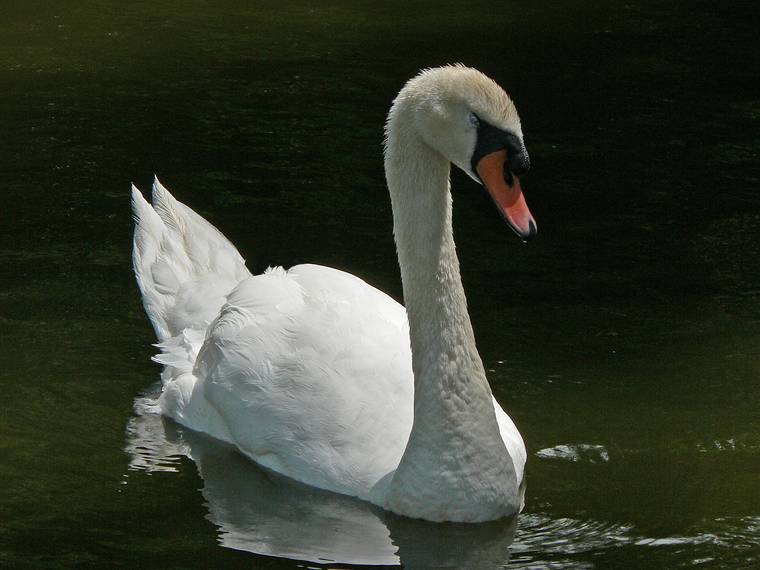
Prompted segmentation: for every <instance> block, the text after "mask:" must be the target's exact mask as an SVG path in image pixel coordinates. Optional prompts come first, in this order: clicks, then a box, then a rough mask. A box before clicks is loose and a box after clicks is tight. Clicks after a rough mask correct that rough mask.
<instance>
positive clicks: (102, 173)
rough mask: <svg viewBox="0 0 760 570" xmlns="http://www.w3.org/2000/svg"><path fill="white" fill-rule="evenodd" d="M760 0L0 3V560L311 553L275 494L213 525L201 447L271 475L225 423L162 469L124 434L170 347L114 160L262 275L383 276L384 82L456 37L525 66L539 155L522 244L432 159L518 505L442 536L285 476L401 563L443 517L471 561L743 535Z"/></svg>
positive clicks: (448, 52) (505, 70) (458, 52)
mask: <svg viewBox="0 0 760 570" xmlns="http://www.w3.org/2000/svg"><path fill="white" fill-rule="evenodd" d="M756 10H757V9H756V8H755V7H754V4H753V3H750V2H733V3H731V4H730V5H728V6H718V5H716V4H715V3H708V2H688V3H687V2H664V1H662V2H659V1H654V0H652V1H649V0H647V1H639V2H636V1H634V2H627V3H617V2H594V3H587V2H562V3H555V2H527V1H512V2H506V3H502V4H500V5H499V7H498V8H494V6H493V4H492V3H486V2H471V3H468V5H467V6H466V7H465V6H463V5H460V4H459V3H454V2H435V3H428V2H417V3H414V5H413V6H411V7H410V6H408V5H407V3H401V2H389V3H384V4H382V6H379V5H378V4H376V3H369V2H350V3H349V2H333V3H322V4H321V5H319V6H315V5H314V3H308V2H259V3H257V4H256V6H252V5H251V3H249V2H242V1H234V0H221V1H217V2H213V3H212V2H203V1H193V2H176V1H155V0H154V1H152V2H141V1H138V2H132V3H129V6H123V5H122V4H121V3H117V2H111V1H107V0H85V1H81V2H67V1H64V0H58V1H53V2H39V1H30V2H25V3H13V4H10V3H5V4H3V6H0V86H1V87H2V88H1V89H0V127H1V131H0V132H2V137H0V170H2V183H1V186H0V187H1V188H2V198H3V205H2V206H1V207H0V220H2V223H1V224H0V325H2V326H1V327H0V364H2V366H0V385H2V386H3V388H4V391H3V393H4V397H3V398H2V401H1V403H0V407H1V410H2V411H1V413H0V449H1V450H2V459H0V480H1V481H2V482H3V492H2V493H0V512H2V514H3V516H2V522H0V565H9V566H14V567H25V566H26V567H34V568H45V567H50V568H53V567H56V568H57V567H68V566H104V565H116V564H120V565H122V566H125V567H136V566H144V567H192V566H207V567H220V566H225V567H238V566H240V567H247V568H250V567H252V566H253V567H261V568H294V567H298V566H299V565H303V563H301V562H298V561H297V560H303V559H312V560H313V559H315V558H319V557H320V556H322V554H319V553H317V549H318V546H319V545H318V544H317V543H318V542H319V540H318V539H311V538H309V537H308V536H307V535H306V534H305V535H304V539H303V541H301V542H300V543H298V544H296V546H299V547H300V549H298V550H297V551H296V550H292V549H291V550H289V551H288V552H289V554H288V552H286V549H284V548H282V549H281V550H280V551H279V552H271V551H265V550H262V549H261V541H260V540H259V541H258V542H256V538H257V536H258V534H257V533H260V532H261V529H262V528H266V527H264V526H263V522H262V521H263V520H264V519H263V518H262V517H263V515H261V514H260V513H262V512H268V513H270V514H271V515H272V516H274V517H275V520H276V521H280V522H281V521H283V520H284V521H286V522H287V521H292V518H293V517H288V516H283V515H284V514H287V511H286V510H285V507H283V509H282V510H280V511H278V510H277V509H276V508H273V507H272V503H271V502H270V503H266V505H264V506H262V507H260V508H259V507H256V508H259V511H256V510H255V508H254V505H253V504H252V503H246V502H244V501H238V503H236V506H238V507H241V508H242V509H243V514H240V512H238V511H235V510H233V511H232V513H233V515H234V516H233V520H234V521H236V522H235V526H234V528H233V530H234V532H233V530H230V528H232V527H230V526H229V524H227V523H228V520H229V517H227V518H225V517H224V516H222V514H223V513H224V509H221V508H219V507H218V505H219V502H218V501H219V500H222V501H225V500H226V501H227V503H229V502H230V501H229V497H228V496H226V495H224V493H222V494H221V495H219V494H214V491H213V490H214V489H216V490H219V489H221V490H222V491H224V490H225V489H227V490H229V489H234V488H235V487H234V485H232V484H231V483H225V482H224V480H222V483H220V484H218V479H217V480H215V479H214V475H212V474H211V473H212V472H214V469H212V468H210V467H208V465H209V463H208V458H209V457H211V458H212V459H213V458H216V459H215V461H224V462H228V463H223V465H224V466H226V467H224V468H221V469H216V472H217V473H218V472H221V473H222V474H225V473H232V472H233V468H234V469H237V468H238V467H239V468H241V469H243V472H244V473H245V475H244V479H245V478H247V477H250V479H251V481H252V482H253V481H258V482H259V483H261V481H267V480H268V479H266V477H264V479H263V480H262V479H261V477H262V475H261V473H260V472H259V471H257V470H256V468H255V467H253V466H249V465H244V464H243V465H241V464H240V462H239V460H238V458H236V456H235V455H234V454H231V455H230V454H229V450H225V449H218V448H215V447H214V446H213V445H211V446H210V449H211V451H208V449H207V448H208V447H209V446H205V447H204V445H203V443H201V444H198V445H200V449H203V450H205V452H200V451H199V452H197V453H196V454H195V455H193V453H192V449H193V445H194V442H193V441H191V440H192V434H190V435H189V436H188V434H186V433H182V432H181V431H180V432H179V433H175V432H172V433H173V435H170V436H169V439H167V440H166V445H168V446H169V447H167V448H165V449H163V448H162V449H163V451H162V453H164V455H162V456H161V457H162V458H163V459H161V460H160V461H159V462H158V463H159V464H160V465H164V466H165V467H167V468H166V469H155V468H152V467H151V465H153V464H151V463H150V461H149V459H150V458H151V457H155V452H154V451H151V449H150V447H146V448H145V449H147V451H145V449H142V448H141V449H137V448H136V447H134V446H133V444H134V441H135V440H134V436H135V432H134V431H130V429H131V427H130V426H134V425H135V422H139V421H140V420H141V418H142V419H145V416H144V415H141V414H140V413H136V412H135V410H134V404H135V400H136V399H137V400H138V402H139V401H140V398H141V397H142V395H143V394H144V393H145V391H150V390H151V387H152V386H154V384H155V382H156V380H157V375H158V370H157V368H156V367H155V366H154V365H153V364H151V362H150V360H149V358H150V356H151V354H152V352H153V349H152V348H151V346H150V344H151V343H152V342H153V340H154V339H153V336H152V331H151V329H150V326H149V325H148V322H147V319H146V318H145V316H144V315H143V313H142V308H141V306H140V302H139V297H138V293H137V289H136V287H135V285H134V283H133V278H132V275H131V269H130V263H131V262H130V246H131V220H130V212H129V201H128V189H129V182H130V181H134V182H136V183H137V184H138V185H140V186H142V187H147V186H148V185H149V183H150V180H151V177H152V175H153V173H157V174H159V176H161V178H162V180H163V181H164V182H165V183H166V185H167V186H168V187H169V188H170V189H172V190H173V191H174V192H175V194H176V195H177V197H179V198H180V199H181V200H183V201H185V202H186V203H188V204H190V205H191V206H192V207H193V208H194V209H196V210H197V211H198V212H200V213H201V214H203V215H205V216H207V217H208V219H210V220H211V221H212V222H213V223H215V224H216V225H217V226H218V227H219V228H220V229H221V230H222V231H223V232H224V233H225V234H226V235H227V236H228V237H229V238H230V239H232V241H233V242H234V243H236V244H237V245H238V247H239V249H240V250H241V252H242V254H243V255H244V257H245V258H246V259H247V260H248V265H249V267H250V268H251V269H252V270H254V271H259V270H261V269H263V268H265V267H266V266H268V265H270V264H282V265H285V266H290V265H293V264H296V263H301V262H316V263H324V264H328V265H332V266H334V267H338V268H341V269H348V270H350V271H352V272H354V273H356V274H357V275H359V276H361V277H363V278H364V279H366V280H368V281H369V282H370V283H372V284H374V285H376V286H378V287H380V288H381V289H383V290H385V291H387V292H389V293H390V294H392V295H393V296H395V297H396V298H398V299H400V297H401V288H400V281H399V275H398V268H397V266H396V262H395V253H394V247H393V242H392V237H391V217H390V205H389V200H388V197H387V193H386V191H385V187H384V181H383V175H382V160H381V139H382V124H383V120H384V116H385V113H386V111H387V108H388V105H389V103H390V101H391V99H392V98H393V96H394V94H395V93H396V92H397V91H398V89H399V88H400V86H401V85H402V84H403V82H404V81H405V80H406V79H408V78H409V77H410V76H411V75H413V74H414V73H416V71H417V70H418V69H420V68H423V67H426V66H432V65H439V64H444V63H448V62H453V61H462V62H464V63H467V64H469V65H472V66H475V67H478V68H479V69H481V70H483V71H484V72H486V73H488V74H489V75H491V76H492V77H494V78H495V79H496V80H497V81H498V82H499V83H500V84H502V85H503V86H504V87H505V88H507V90H508V91H509V92H510V93H511V94H512V95H513V97H514V99H515V100H516V102H517V105H518V109H519V110H520V113H521V117H522V122H523V129H524V131H525V133H526V143H527V146H528V149H529V151H530V153H531V159H532V164H533V169H532V171H531V173H530V174H529V175H527V176H526V177H525V178H524V179H523V186H524V188H525V191H526V193H527V196H528V199H529V201H530V204H531V208H532V210H533V213H534V214H535V216H536V218H537V219H538V222H539V225H540V228H541V234H540V236H539V238H538V239H537V240H535V241H533V242H532V243H530V244H529V245H523V244H521V243H519V242H518V241H517V240H516V239H515V238H514V237H513V236H512V235H511V233H510V232H509V231H508V230H507V228H505V226H504V225H503V223H502V222H501V220H500V219H499V216H498V214H496V212H495V211H494V210H493V208H492V206H491V205H490V202H489V199H488V198H487V197H486V196H485V194H484V193H483V192H482V190H480V189H479V188H478V187H477V186H476V185H475V184H474V183H472V182H471V181H470V180H469V179H468V178H467V177H466V176H462V175H459V174H455V175H454V179H453V184H454V202H455V213H454V215H455V231H456V239H457V244H458V250H459V254H460V258H461V261H462V272H463V277H464V282H465V287H466V290H467V293H468V299H469V305H470V313H471V316H472V320H473V325H474V328H475V331H476V336H477V340H478V345H479V349H480V352H481V355H482V357H483V360H484V363H485V365H486V368H487V369H488V370H489V380H490V382H491V385H492V387H493V390H494V392H495V394H496V396H497V398H498V399H499V400H500V402H501V403H502V404H503V406H504V407H505V409H506V410H508V412H509V413H510V415H511V416H512V417H513V418H514V419H515V421H516V423H517V425H518V426H519V428H520V430H521V432H522V433H523V436H524V438H525V440H526V443H527V445H528V449H529V454H530V458H529V463H528V468H527V474H528V486H527V494H526V510H525V512H524V514H523V515H522V516H520V517H519V519H518V520H517V521H516V523H515V524H514V525H511V524H507V523H504V524H503V525H502V526H499V525H496V526H485V527H483V528H482V529H481V530H480V531H466V532H470V533H471V534H472V536H465V535H463V534H461V533H460V532H459V531H458V530H456V529H454V530H451V529H449V530H446V529H444V530H441V531H439V534H437V535H436V534H435V533H434V534H433V536H438V537H439V542H438V543H437V544H436V543H435V540H434V539H433V541H432V542H431V541H429V540H427V539H426V538H425V537H426V536H429V533H430V532H432V531H428V530H424V529H423V528H422V527H420V526H415V524H416V523H408V522H405V521H403V520H402V521H398V520H397V519H393V517H386V516H384V515H383V514H382V513H377V512H375V511H372V510H371V509H370V510H367V509H366V507H365V506H357V505H355V504H354V503H351V504H350V505H349V506H346V505H344V504H343V503H342V501H341V500H339V499H335V498H327V499H324V497H323V498H322V499H319V498H317V497H315V496H313V495H310V494H309V491H304V492H305V493H306V498H305V499H304V500H303V502H302V503H301V504H306V505H312V506H313V509H314V510H315V511H318V510H319V509H327V510H328V511H329V510H330V509H333V508H338V509H339V512H345V511H341V510H340V509H344V508H345V509H348V510H349V511H350V512H355V511H356V512H358V513H359V514H357V515H356V516H358V517H360V520H362V521H372V522H369V523H367V524H370V525H373V526H372V527H371V528H373V529H375V530H374V531H373V532H377V534H372V536H375V537H378V538H377V541H376V542H371V541H369V540H368V541H367V543H368V544H370V543H371V544H375V545H376V546H377V548H376V549H375V551H381V552H384V553H386V554H387V558H386V559H384V560H385V561H386V562H388V563H396V562H398V561H399V560H400V561H402V562H404V563H405V564H406V565H407V566H411V567H425V566H426V565H427V566H432V565H440V564H442V563H444V562H445V560H442V559H441V558H437V556H439V555H440V556H442V557H444V558H445V556H447V554H446V553H445V552H443V551H442V550H441V547H440V544H442V543H444V542H446V541H448V542H449V543H451V544H464V545H466V546H467V547H468V548H471V549H472V548H475V546H477V552H480V553H481V554H480V556H479V557H477V556H476V555H475V554H472V556H473V558H470V559H469V560H470V561H469V562H467V563H466V564H465V565H473V564H475V562H473V560H479V564H480V566H481V567H484V568H495V567H504V566H507V565H508V566H509V567H546V566H550V565H553V566H552V567H559V568H593V567H599V568H608V567H645V568H674V567H683V566H692V565H697V566H700V567H710V568H713V567H730V568H735V567H751V566H753V565H756V564H758V563H760V562H759V561H758V558H760V475H759V473H760V413H759V412H758V410H760V389H759V383H758V380H757V379H758V375H759V374H760V279H759V278H758V271H757V268H758V266H759V264H758V262H759V261H760V258H759V255H758V254H759V253H760V252H759V250H760V246H758V243H760V199H758V196H757V189H758V181H759V180H760V141H759V140H758V134H757V133H758V132H759V131H758V120H759V119H760V98H758V93H760V89H758V87H760V85H758V82H759V80H758V76H757V73H756V70H757V69H758V68H759V67H760V66H759V65H758V64H759V63H760V62H759V61H758V59H760V58H759V57H758V53H759V51H760V50H758V48H757V38H756V29H755V26H754V23H753V22H754V21H755V20H756ZM753 18H754V19H753ZM153 419H156V418H153ZM159 423H160V422H159ZM161 425H162V426H163V424H161ZM170 431H171V430H170ZM161 434H163V435H161ZM143 435H145V434H143ZM155 435H156V434H155V433H152V435H151V437H153V436H155ZM159 435H160V436H161V437H164V436H165V435H166V434H165V433H164V432H160V433H159ZM172 438H173V439H172ZM148 441H152V442H154V443H156V441H158V442H161V441H164V440H162V439H160V437H159V439H158V440H157V439H155V437H154V438H153V439H150V438H149V439H148ZM143 443H145V440H143ZM157 445H163V443H160V444H157ZM130 446H132V447H130ZM172 446H174V447H172ZM138 447H139V446H138ZM203 453H206V455H203ZM146 454H147V455H146ZM152 454H153V455H152ZM146 457H147V459H146ZM141 458H142V460H143V462H142V463H141V462H140V461H141ZM220 458H221V459H220ZM211 464H213V465H217V467H218V465H219V464H218V463H214V462H213V461H212V463H211ZM237 472H238V471H234V473H237ZM257 477H258V478H257ZM257 484H258V483H257ZM252 485H253V483H252ZM277 485H285V487H284V489H285V490H282V489H283V487H278V486H277ZM277 485H274V484H273V486H274V487H275V488H276V489H275V490H274V491H273V493H274V495H273V496H276V493H278V492H279V493H282V494H283V496H289V497H290V496H291V495H293V496H296V495H297V496H300V495H298V492H296V491H292V490H289V489H290V488H289V487H287V485H288V483H287V482H285V483H283V482H282V481H277ZM277 489H279V490H277ZM199 490H200V491H199ZM255 496H256V497H261V496H262V495H255ZM220 497H221V499H220ZM225 497H226V498H225ZM270 498H271V496H270ZM249 500H250V501H252V500H253V499H249ZM322 500H324V501H325V502H324V503H323V502H321V501H322ZM335 501H337V502H338V503H340V505H339V506H338V507H336V506H335ZM234 502H235V501H233V503H234ZM275 504H276V503H275ZM294 508H295V507H294ZM298 508H299V509H300V508H301V507H298ZM246 509H247V510H246ZM267 509H268V510H267ZM357 509H358V511H357ZM220 513H222V514H220ZM251 513H253V514H251ZM257 513H258V514H257ZM235 517H237V518H235ZM373 517H374V518H373ZM280 522H278V523H277V525H279V524H280ZM225 525H226V526H225ZM378 525H379V526H378ZM273 528H280V527H277V526H275V527H273ZM312 528H314V527H312ZM383 533H385V534H383ZM447 533H448V534H447ZM368 536H369V534H368ZM463 536H464V538H462V537H463ZM333 537H334V538H335V537H338V538H342V539H345V538H346V536H345V535H344V534H341V533H340V532H339V533H337V534H335V533H333ZM441 537H443V538H441ZM452 537H453V538H452ZM457 537H458V538H457ZM457 540H461V542H457ZM252 544H258V545H259V546H258V547H254V546H252ZM310 544H311V545H313V547H312V548H309V545H310ZM321 547H325V543H323V544H321ZM383 549H385V550H383ZM251 550H253V551H254V552H259V554H253V553H251V552H250V551H251ZM307 550H308V551H310V552H312V553H317V556H314V557H309V556H308V552H305V551H307ZM338 550H339V551H343V552H345V548H343V547H340V548H339V549H338ZM262 552H264V553H265V554H261V553H262ZM459 552H460V553H461V552H463V551H461V550H460V551H459ZM473 552H474V551H473ZM266 554H269V555H266ZM271 554H275V555H276V556H286V555H289V556H290V557H289V558H288V557H286V558H282V557H276V556H270V555H271ZM470 554H471V553H470ZM328 557H329V556H328ZM323 558H324V556H323ZM447 560H448V561H449V563H450V564H452V565H455V566H456V565H457V564H460V565H461V564H464V563H462V562H461V560H460V561H459V562H457V561H456V560H455V559H454V558H448V559H447ZM323 562H324V560H323ZM310 564H312V565H313V564H315V563H314V562H312V563H310Z"/></svg>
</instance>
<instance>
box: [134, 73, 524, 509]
mask: <svg viewBox="0 0 760 570" xmlns="http://www.w3.org/2000/svg"><path fill="white" fill-rule="evenodd" d="M386 138H387V140H386V150H385V169H386V178H387V183H388V188H389V191H390V195H391V201H392V207H393V219H394V224H393V225H394V235H395V239H396V245H397V249H398V258H399V264H400V266H401V277H402V281H403V290H404V300H405V303H406V310H404V307H402V306H401V305H399V304H398V303H396V302H395V301H394V300H392V299H391V298H390V297H388V296H387V295H385V294H384V293H382V292H380V291H379V290H377V289H375V288H374V287H371V286H370V285H368V284H366V283H365V282H364V281H362V280H361V279H358V278H357V277H354V276H352V275H350V274H348V273H344V272H342V271H338V270H336V269H331V268H328V267H323V266H318V265H298V266H296V267H293V268H291V269H290V270H288V271H285V270H283V269H282V268H275V269H270V270H268V271H267V272H265V273H264V274H262V275H256V276H252V275H251V274H250V273H249V272H248V270H247V269H246V268H245V265H244V261H243V259H242V257H241V256H240V254H239V253H238V252H237V250H236V249H235V248H234V246H232V244H231V243H230V242H228V241H227V240H226V239H225V238H224V236H222V234H221V233H220V232H219V231H218V230H216V228H214V227H213V226H211V224H209V223H208V222H206V221H205V220H204V219H203V218H202V217H200V216H199V215H197V214H196V213H195V212H193V211H192V210H191V209H190V208H188V207H187V206H185V205H184V204H182V203H180V202H178V201H177V200H175V199H174V198H173V197H172V196H171V195H170V194H169V192H168V191H167V190H166V189H165V188H163V187H162V186H161V184H160V183H159V182H158V180H156V181H155V183H154V187H153V206H152V207H151V205H150V204H148V202H146V201H145V199H144V198H143V197H142V195H141V194H140V192H139V191H138V190H137V189H136V188H134V187H133V208H134V216H135V220H136V227H135V235H134V254H133V261H134V269H135V273H136V276H137V281H138V284H139V286H140V290H141V292H142V295H143V303H144V306H145V310H146V312H147V314H148V316H149V317H150V320H151V322H152V324H153V327H154V329H155V331H156V334H157V335H158V338H159V340H160V343H159V345H158V346H159V347H160V348H161V350H162V353H161V354H159V355H158V356H157V357H155V360H157V361H158V362H160V363H162V364H164V365H165V368H164V371H163V373H162V379H163V384H164V385H163V392H162V394H161V397H160V399H159V405H160V410H161V412H162V413H163V414H165V415H167V416H169V417H171V418H173V419H174V420H176V421H177V422H179V423H181V424H183V425H185V426H187V427H189V428H192V429H194V430H197V431H201V432H205V433H207V434H209V435H211V436H213V437H215V438H218V439H221V440H224V441H227V442H230V443H232V444H234V445H235V446H237V448H238V449H239V450H240V451H241V452H242V453H243V454H245V455H246V456H248V457H249V458H251V459H253V460H254V461H256V462H257V463H259V464H261V465H263V466H265V467H268V468H270V469H273V470H274V471H277V472H279V473H282V474H284V475H287V476H289V477H292V478H294V479H297V480H299V481H301V482H304V483H307V484H310V485H313V486H316V487H320V488H323V489H328V490H331V491H335V492H338V493H344V494H347V495H352V496H357V497H360V498H362V499H365V500H368V501H371V502H372V503H374V504H376V505H379V506H381V507H383V508H385V509H388V510H391V511H393V512H395V513H398V514H401V515H406V516H409V517H415V518H423V519H427V520H431V521H461V522H477V521H487V520H493V519H497V518H500V517H502V516H507V515H511V514H514V513H516V512H518V511H519V510H520V509H521V506H522V497H521V493H520V484H521V482H522V479H523V470H524V465H525V459H526V451H525V446H524V444H523V441H522V438H521V437H520V433H519V432H518V430H517V428H516V427H515V425H514V423H513V422H512V421H511V419H510V418H509V417H508V416H507V415H506V414H505V413H504V411H503V410H502V409H501V407H500V406H499V404H498V403H496V401H495V400H494V399H493V396H492V394H491V390H490V387H489V386H488V382H487V380H486V376H485V372H484V369H483V364H482V362H481V360H480V357H479V355H478V352H477V350H476V347H475V340H474V335H473V331H472V326H471V324H470V319H469V316H468V314H467V305H466V300H465V295H464V290H463V288H462V283H461V279H460V273H459V262H458V259H457V256H456V252H455V247H454V240H453V235H452V225H451V195H450V192H449V169H450V167H449V164H450V163H454V164H455V165H457V166H458V167H460V168H461V169H462V170H464V171H465V172H467V173H468V174H469V175H470V176H472V177H473V178H475V179H476V180H481V181H482V182H483V183H484V185H485V186H486V188H487V190H488V191H489V193H490V194H491V196H492V197H493V199H494V202H495V203H496V205H497V207H498V209H499V211H500V212H501V213H502V214H503V215H504V217H505V218H506V220H507V221H508V222H509V224H510V226H511V227H512V229H514V230H515V231H516V232H517V233H518V234H519V235H521V236H523V237H530V236H532V235H533V234H535V232H536V225H535V222H534V221H533V218H532V216H531V214H530V212H529V210H528V208H527V206H526V204H525V200H524V198H523V195H522V191H521V189H520V184H519V180H518V179H517V176H516V174H519V173H521V172H522V171H524V170H526V169H527V167H528V155H527V152H526V151H525V147H524V145H523V137H522V130H521V126H520V119H519V117H518V114H517V111H516V109H515V107H514V104H513V103H512V101H511V100H510V98H509V97H508V96H507V94H506V93H505V92H504V91H503V90H502V89H501V88H500V87H499V86H498V85H496V83H494V82H493V81H492V80H491V79H489V78H487V77H486V76H484V75H483V74H481V73H480V72H478V71H476V70H474V69H469V68H465V67H462V66H447V67H442V68H436V69H430V70H426V71H423V72H422V73H420V74H419V75H418V76H416V77H415V78H413V79H411V80H410V81H409V82H408V83H407V84H406V86H405V87H404V88H403V89H402V90H401V92H400V93H399V95H398V97H397V98H396V100H395V101H394V103H393V106H392V108H391V110H390V113H389V115H388V122H387V127H386ZM505 179H506V180H505ZM410 341H411V342H410ZM410 345H411V346H410Z"/></svg>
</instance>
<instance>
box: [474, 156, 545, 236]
mask: <svg viewBox="0 0 760 570" xmlns="http://www.w3.org/2000/svg"><path fill="white" fill-rule="evenodd" d="M507 158H508V157H507V151H506V150H504V149H502V150H497V151H496V152H491V153H489V154H487V155H485V156H484V157H483V158H481V159H480V160H479V161H478V164H477V167H476V168H477V171H478V176H479V177H480V180H481V181H482V182H483V185H484V186H485V187H486V190H488V193H489V194H490V195H491V198H492V199H493V201H494V204H496V207H497V209H498V210H499V212H500V213H501V215H502V217H503V218H504V219H505V220H506V221H507V223H508V224H509V227H511V228H512V230H514V232H515V233H516V234H517V235H518V236H520V237H521V238H522V239H523V240H528V239H530V238H532V237H533V236H535V235H536V233H537V232H538V226H537V225H536V221H535V220H534V219H533V215H532V214H531V213H530V209H529V208H528V203H527V202H526V201H525V196H524V195H523V191H522V187H521V186H520V178H519V177H518V176H517V174H515V173H514V172H512V171H511V170H510V168H509V164H508V162H507Z"/></svg>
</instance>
